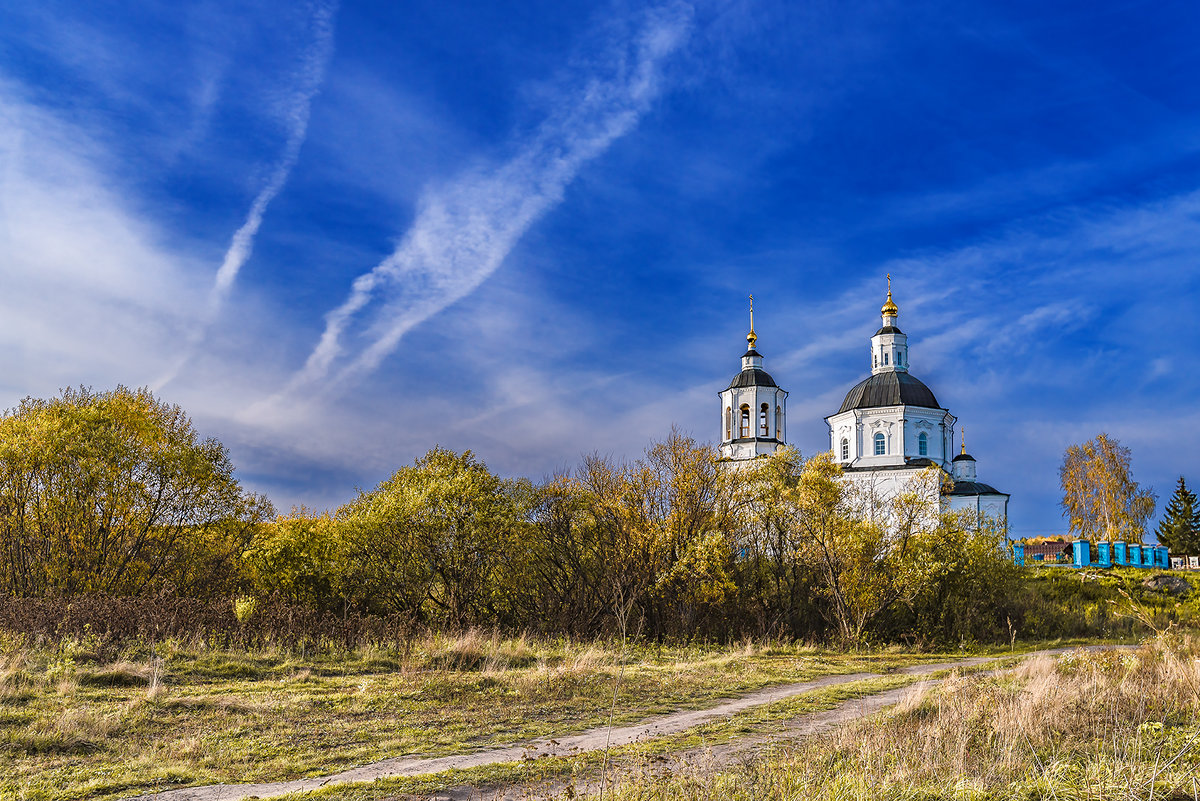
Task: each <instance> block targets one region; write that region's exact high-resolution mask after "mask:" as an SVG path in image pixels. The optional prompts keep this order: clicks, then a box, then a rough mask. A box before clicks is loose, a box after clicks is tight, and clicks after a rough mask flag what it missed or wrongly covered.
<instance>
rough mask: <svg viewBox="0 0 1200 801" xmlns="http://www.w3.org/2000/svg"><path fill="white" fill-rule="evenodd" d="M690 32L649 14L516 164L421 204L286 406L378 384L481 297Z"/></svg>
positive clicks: (334, 314)
mask: <svg viewBox="0 0 1200 801" xmlns="http://www.w3.org/2000/svg"><path fill="white" fill-rule="evenodd" d="M690 26H691V15H690V11H689V10H688V9H686V8H684V7H680V6H672V7H669V8H666V9H660V10H658V11H655V12H652V13H649V14H647V15H646V21H645V25H644V27H643V28H642V30H641V31H640V32H639V34H638V36H637V37H636V39H635V40H634V41H633V42H630V43H623V44H622V45H621V46H619V47H617V48H615V49H614V50H613V51H612V52H610V53H607V54H606V58H605V59H604V60H605V61H607V64H606V65H605V70H606V72H607V73H608V74H604V75H596V74H593V75H591V76H588V78H587V80H586V81H585V82H584V83H583V85H581V86H577V87H575V89H574V90H573V92H572V93H570V94H569V95H565V96H563V97H561V98H560V99H559V101H560V103H561V106H562V109H563V110H562V111H561V112H559V113H556V114H554V115H552V116H551V117H550V118H549V119H547V120H546V121H545V122H544V123H543V124H542V125H541V126H540V127H539V128H538V129H537V131H536V132H535V134H534V135H533V137H532V138H531V139H530V140H529V141H527V142H523V143H520V144H518V145H517V146H516V148H515V149H516V153H515V155H513V156H512V157H511V158H509V159H508V160H506V161H503V162H501V163H495V164H487V165H484V166H480V167H476V168H474V169H470V170H466V171H464V172H463V173H462V174H460V175H459V176H457V177H456V178H454V179H452V180H451V181H448V182H446V183H444V184H442V185H439V186H435V187H433V188H431V189H430V190H429V191H428V192H426V193H425V195H424V196H423V197H422V198H421V200H420V202H419V204H418V212H417V216H416V219H415V220H414V222H413V224H412V227H411V228H410V229H409V230H408V232H407V233H406V234H405V235H404V238H403V239H402V240H401V242H400V244H399V246H398V247H397V248H396V250H395V252H394V253H393V254H392V255H391V256H390V257H388V258H387V259H385V260H384V261H383V262H381V263H380V264H379V265H377V266H376V267H375V268H374V269H372V270H371V271H370V272H367V273H365V274H363V275H361V276H359V277H358V279H357V280H355V282H354V284H353V287H352V290H351V292H350V295H349V296H348V297H347V298H346V300H345V301H344V302H343V303H342V304H341V305H340V306H338V307H337V308H335V309H334V310H333V311H331V312H330V313H329V314H328V315H327V316H326V326H325V331H324V333H323V334H322V336H321V338H320V341H319V342H318V343H317V345H316V347H315V348H314V349H313V351H312V353H311V354H310V355H309V358H308V360H307V362H306V363H305V365H304V367H303V369H302V370H301V371H300V372H299V373H298V374H297V375H296V376H295V377H294V378H293V380H292V381H291V382H290V384H289V385H288V387H287V389H286V390H285V391H284V393H283V396H287V395H290V394H292V393H296V392H297V391H298V390H300V389H302V388H305V389H311V388H314V387H318V388H319V386H320V385H321V384H322V383H323V382H325V381H326V379H327V378H328V377H329V375H330V372H331V371H333V370H334V369H335V368H337V367H338V365H339V364H340V369H338V370H337V374H336V378H335V379H334V381H333V382H332V384H333V385H336V386H342V385H343V384H344V383H345V382H346V381H347V380H348V379H353V378H356V377H360V376H361V375H363V374H365V373H369V372H371V371H372V370H374V369H375V368H376V367H377V366H378V365H379V363H380V362H381V361H382V360H383V359H384V358H385V357H386V356H388V355H389V354H390V353H391V352H392V351H393V350H394V349H395V347H396V345H397V343H398V342H399V341H400V339H401V338H402V337H403V336H404V335H405V334H406V333H408V332H409V331H411V330H412V329H413V328H414V327H415V326H417V325H419V324H420V323H422V322H423V321H425V320H427V319H429V318H430V317H431V316H433V315H435V314H437V313H438V312H440V311H441V310H443V309H445V308H446V307H447V306H449V305H450V304H452V303H454V302H455V301H457V300H459V299H461V298H463V297H464V296H466V295H467V294H469V293H470V292H472V291H473V290H474V289H476V288H477V287H478V286H479V285H480V284H481V283H482V282H483V281H484V280H485V279H486V278H487V277H488V276H489V275H491V274H492V272H494V271H495V270H496V269H497V267H499V266H500V264H501V263H502V262H503V261H504V258H505V257H506V256H507V255H508V253H509V251H510V250H511V249H512V247H513V246H514V244H515V243H516V242H517V241H518V240H519V239H520V237H521V236H522V235H523V234H524V233H525V231H526V230H527V229H528V228H529V227H530V226H531V225H532V224H533V223H534V222H535V221H536V220H538V219H539V218H540V217H542V216H543V215H544V214H545V213H546V212H547V211H549V210H550V209H551V208H553V207H554V206H556V205H557V204H558V203H559V202H560V201H561V199H562V196H563V191H564V189H565V187H566V186H567V185H568V184H569V183H570V181H571V180H572V179H573V178H574V176H575V175H576V173H577V172H578V170H579V169H580V167H581V166H582V165H583V164H584V163H586V162H587V161H589V160H591V159H593V158H595V157H597V156H598V155H600V154H601V153H603V152H604V151H605V150H606V149H607V148H608V147H609V145H611V144H612V143H613V142H614V141H615V140H616V139H618V138H619V137H621V136H623V135H624V134H626V133H628V132H629V131H630V130H631V129H632V128H633V127H634V125H636V123H637V121H638V119H639V117H640V116H641V115H642V114H643V113H644V112H645V111H646V109H647V108H648V107H649V104H650V103H651V102H652V101H653V100H654V99H655V98H656V97H657V96H658V94H659V92H660V90H661V68H662V65H663V62H664V61H665V60H666V59H667V58H668V57H669V56H670V55H671V54H672V53H673V52H675V51H676V50H677V49H678V48H679V47H680V46H681V45H682V44H683V42H684V41H685V39H686V37H687V35H688V32H689V29H690ZM352 329H353V330H352ZM351 339H353V341H348V340H351ZM280 399H281V398H280ZM260 411H261V410H260Z"/></svg>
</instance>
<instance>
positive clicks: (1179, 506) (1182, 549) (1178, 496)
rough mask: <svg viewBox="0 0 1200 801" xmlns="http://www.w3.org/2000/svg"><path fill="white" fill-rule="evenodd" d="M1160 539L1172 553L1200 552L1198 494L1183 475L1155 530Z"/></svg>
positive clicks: (1187, 553) (1186, 554)
mask: <svg viewBox="0 0 1200 801" xmlns="http://www.w3.org/2000/svg"><path fill="white" fill-rule="evenodd" d="M1155 534H1156V535H1157V536H1158V541H1159V542H1161V543H1162V544H1163V545H1165V546H1167V549H1168V550H1169V551H1171V552H1172V553H1176V554H1182V555H1185V556H1194V555H1196V554H1200V506H1198V505H1197V503H1196V495H1195V493H1193V492H1192V491H1191V490H1189V489H1188V488H1187V482H1185V481H1184V480H1183V476H1180V477H1179V484H1178V486H1176V487H1175V492H1174V494H1172V495H1171V500H1170V502H1169V503H1168V504H1167V509H1166V512H1165V513H1164V514H1163V519H1162V520H1161V521H1160V522H1159V524H1158V528H1157V529H1156V530H1155Z"/></svg>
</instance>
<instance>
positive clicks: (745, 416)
mask: <svg viewBox="0 0 1200 801" xmlns="http://www.w3.org/2000/svg"><path fill="white" fill-rule="evenodd" d="M739 411H740V412H741V413H742V420H741V425H740V426H739V427H738V436H739V437H742V438H745V437H748V436H750V407H749V406H748V405H746V404H745V403H743V404H742V408H741V409H740V410H739Z"/></svg>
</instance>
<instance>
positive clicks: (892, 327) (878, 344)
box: [871, 273, 908, 374]
mask: <svg viewBox="0 0 1200 801" xmlns="http://www.w3.org/2000/svg"><path fill="white" fill-rule="evenodd" d="M879 311H880V314H882V315H883V326H882V327H881V328H880V329H879V330H878V331H876V332H875V336H873V337H871V373H872V374H877V373H890V372H901V373H904V372H908V336H907V335H906V334H905V333H904V332H903V331H901V330H900V329H899V328H897V327H896V318H897V317H899V316H900V307H899V306H897V305H896V302H895V301H894V300H892V276H891V273H889V274H888V293H887V300H886V301H884V304H883V307H882V308H881V309H880V310H879Z"/></svg>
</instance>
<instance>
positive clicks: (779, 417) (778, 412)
mask: <svg viewBox="0 0 1200 801" xmlns="http://www.w3.org/2000/svg"><path fill="white" fill-rule="evenodd" d="M782 429H783V407H782V406H776V407H775V439H777V440H780V441H782V440H783V435H782V434H780V433H779V432H780V430H782Z"/></svg>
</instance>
